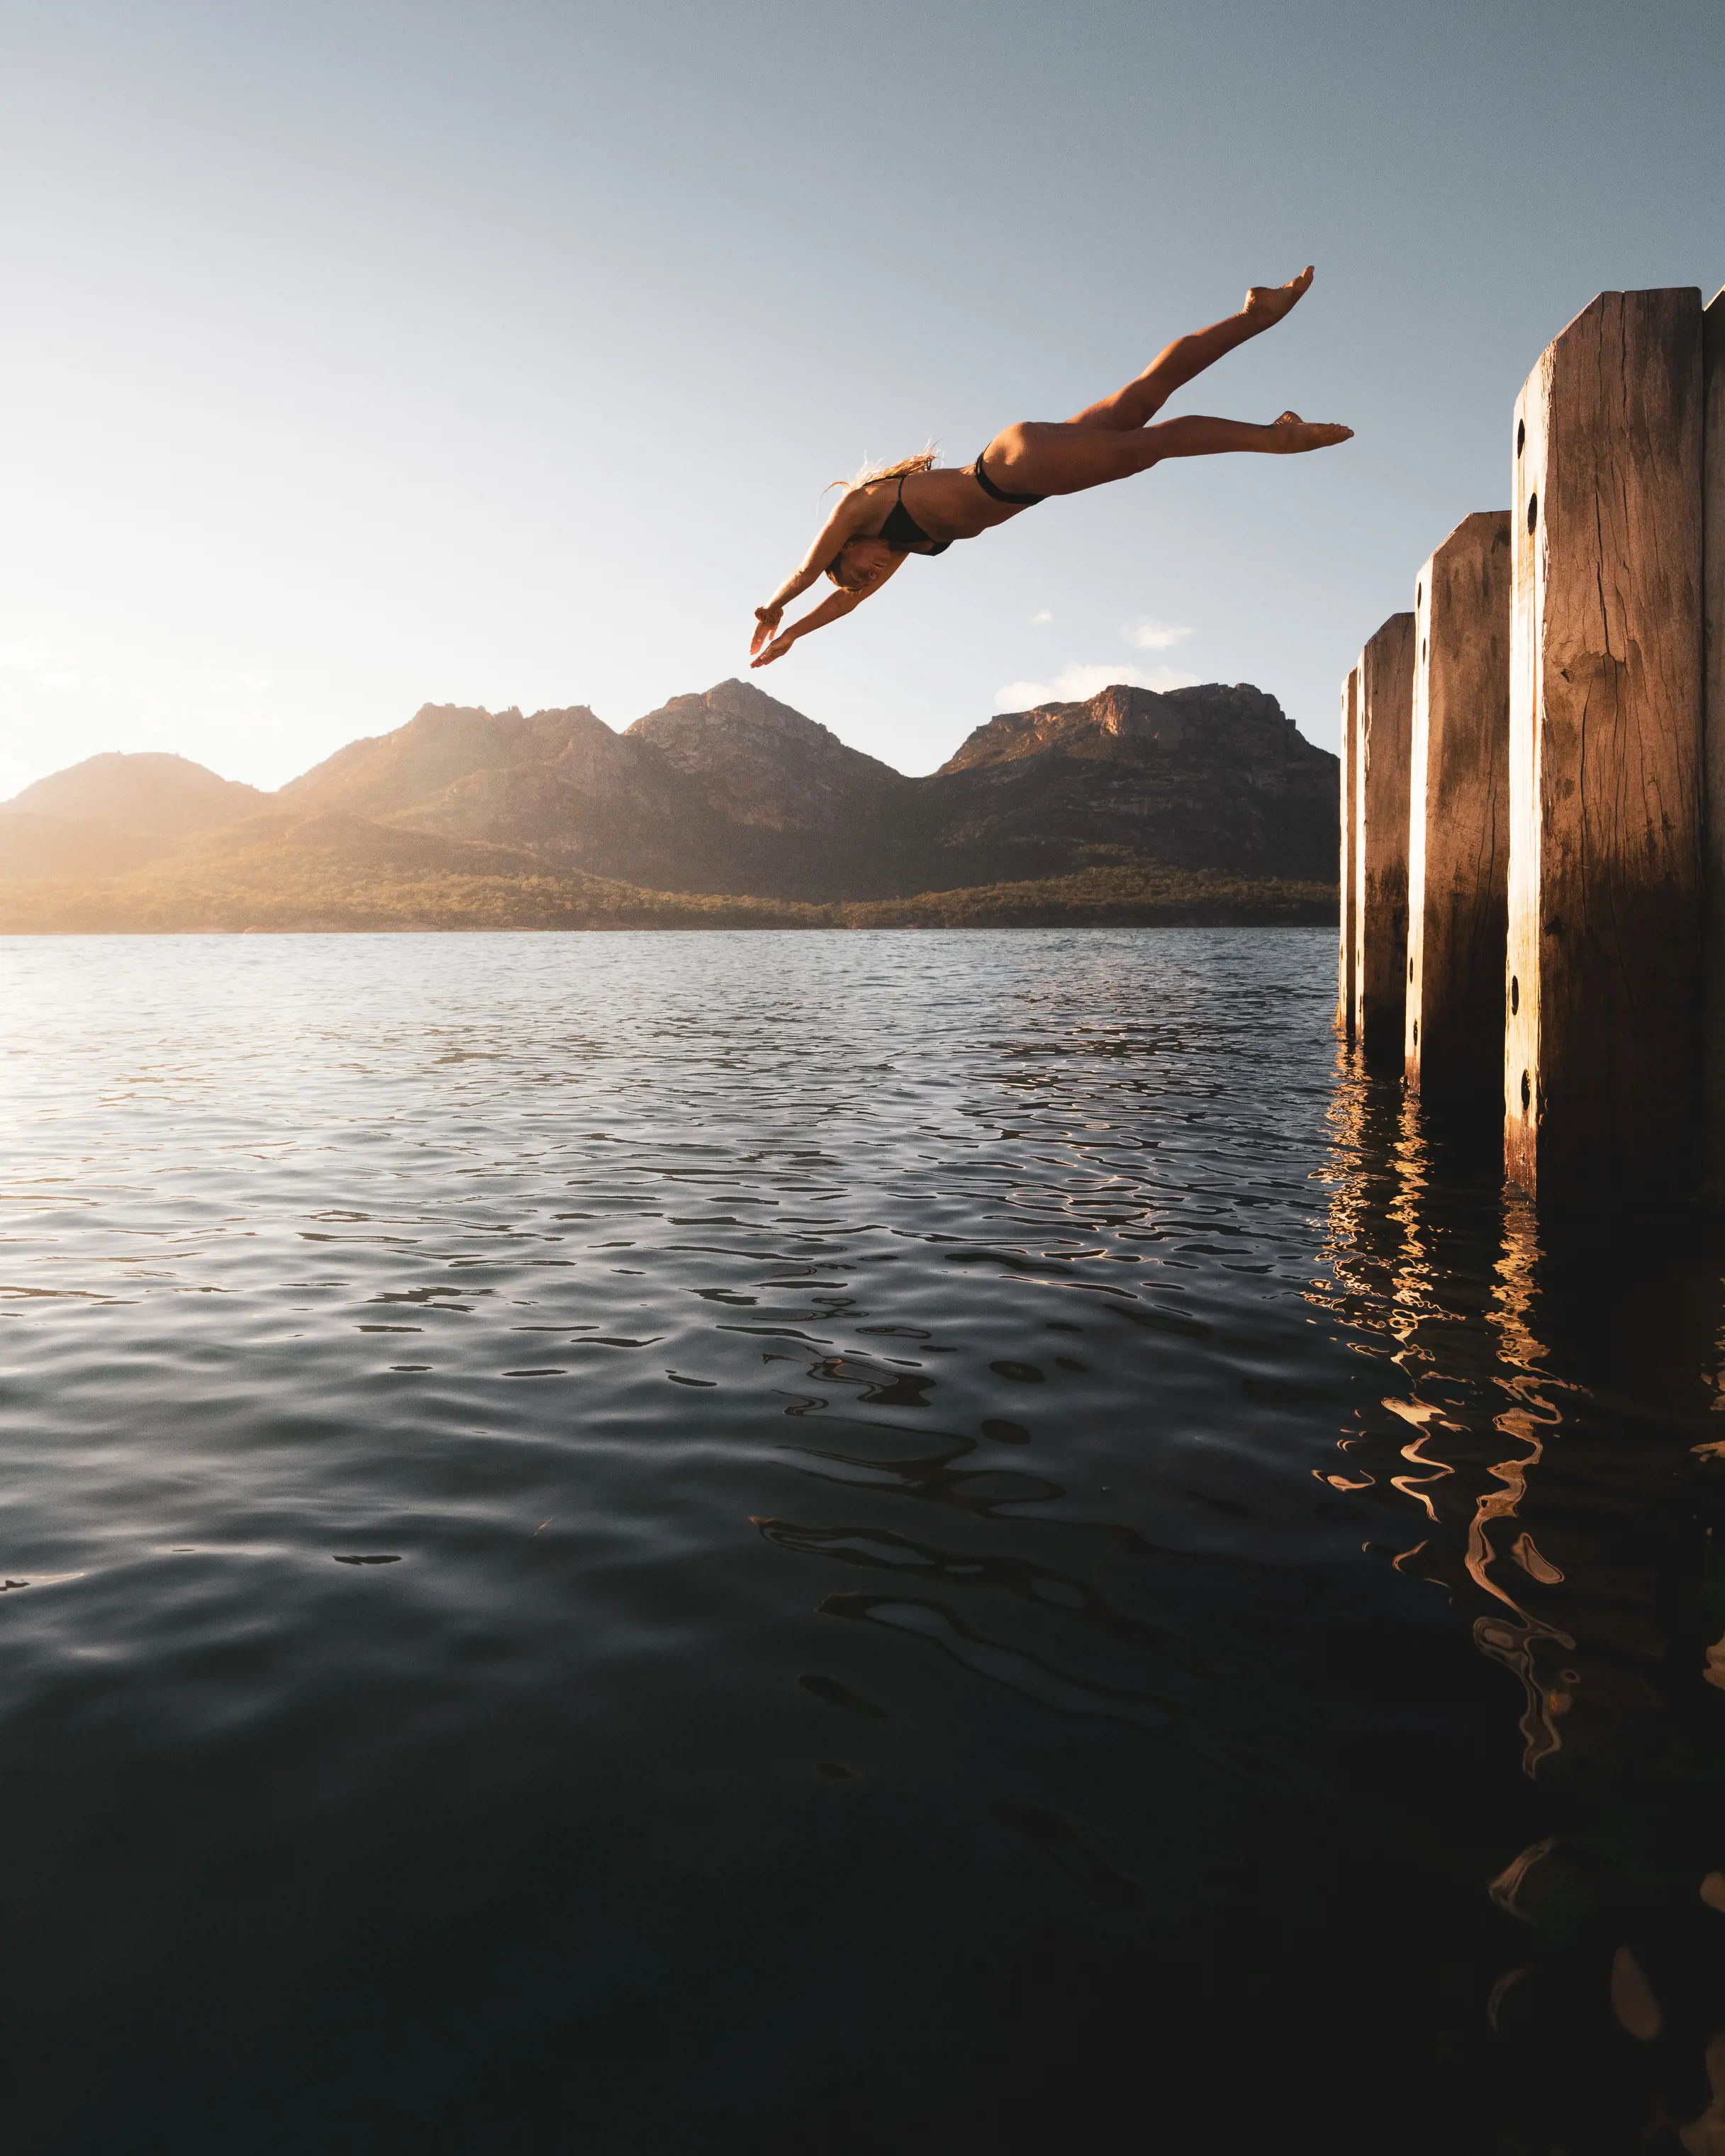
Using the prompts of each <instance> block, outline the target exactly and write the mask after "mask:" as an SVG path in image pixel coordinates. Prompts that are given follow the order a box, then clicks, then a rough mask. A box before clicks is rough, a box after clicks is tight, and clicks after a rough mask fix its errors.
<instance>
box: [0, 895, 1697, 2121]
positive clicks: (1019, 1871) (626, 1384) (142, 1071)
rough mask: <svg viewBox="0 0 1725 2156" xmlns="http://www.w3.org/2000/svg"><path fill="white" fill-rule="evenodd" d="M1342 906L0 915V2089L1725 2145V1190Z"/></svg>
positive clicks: (27, 2117) (97, 2117)
mask: <svg viewBox="0 0 1725 2156" xmlns="http://www.w3.org/2000/svg"><path fill="white" fill-rule="evenodd" d="M1332 994H1333V988H1332V937H1331V936H1330V935H1329V934H1328V933H1327V932H1306V931H1264V932H1254V931H1216V932H1206V931H1173V932H1148V931H1144V932H1139V931H1121V932H1090V933H1084V934H1078V933H1074V934H1067V933H1063V932H1045V933H1044V932H1036V933H1020V934H995V935H986V934H982V935H962V934H927V935H898V936H894V935H856V936H850V937H845V936H817V935H806V936H798V935H784V936H774V935H760V936H740V935H739V936H726V935H712V936H707V937H700V936H686V937H685V936H675V935H663V936H639V937H629V936H615V937H610V936H539V937H528V936H521V937H482V936H474V937H360V936H355V937H270V938H251V939H238V938H235V939H221V938H209V939H203V938H177V939H157V940H143V939H139V940H136V941H131V940H46V939H44V940H40V941H33V942H32V941H13V942H0V998H3V1003H0V1008H3V1010H4V1013H5V1026H4V1038H3V1043H0V1088H3V1091H0V1104H3V1113H4V1118H5V1122H4V1128H5V1134H6V1150H5V1153H4V1157H3V1159H4V1166H3V1180H0V1198H3V1200H4V1209H3V1214H0V1234H3V1236H4V1249H3V1254H0V1414H3V1430H0V1478H3V1490H4V1509H3V1513H0V1565H3V1573H0V1577H3V1579H4V1585H3V1587H0V1913H3V1924H4V1928H3V1932H0V1941H3V1954H0V1969H3V1975H0V1989H3V2011H0V2124H3V2126H4V2129H5V2131H4V2134H3V2137H0V2138H3V2140H4V2144H5V2146H6V2147H7V2148H8V2149H9V2150H13V2151H16V2150H51V2151H55V2152H59V2151H62V2150H64V2151H79V2152H82V2151H90V2152H98V2151H100V2152H110V2151H128V2150H131V2149H139V2150H143V2149H156V2148H175V2149H180V2150H203V2149H206V2148H207V2149H221V2150H245V2151H277V2150H284V2151H285V2150H289V2149H292V2150H303V2149H305V2148H317V2149H319V2150H321V2151H350V2150H351V2151H373V2150H375V2151H379V2152H386V2151H396V2150H402V2151H406V2150H413V2151H424V2150H449V2151H458V2150H459V2151H469V2150H482V2151H489V2150H493V2149H499V2150H502V2149H508V2150H516V2149H519V2150H547V2151H549V2150H562V2149H569V2150H581V2151H592V2152H608V2151H612V2150H617V2151H634V2150H643V2151H658V2150H660V2149H671V2148H677V2149H705V2148H729V2147H732V2146H739V2147H742V2146H747V2147H749V2148H754V2149H757V2150H760V2151H763V2152H779V2151H786V2152H788V2151H798V2152H811V2156H819V2152H824V2151H834V2152H847V2156H848V2152H852V2151H855V2152H859V2156H860V2153H861V2152H865V2151H866V2152H870V2156H873V2152H877V2151H882V2150H894V2151H898V2150H923V2149H928V2150H934V2149H942V2150H960V2151H969V2150H972V2149H976V2150H981V2149H985V2148H986V2149H998V2150H1011V2151H1017V2150H1020V2149H1023V2150H1026V2151H1028V2150H1032V2149H1034V2150H1038V2151H1042V2150H1047V2149H1050V2148H1065V2149H1073V2150H1088V2149H1092V2148H1095V2149H1101V2148H1109V2149H1113V2148H1121V2147H1124V2148H1142V2149H1145V2150H1162V2149H1168V2150H1185V2149H1189V2148H1206V2149H1210V2148H1214V2149H1230V2150H1231V2149H1235V2148H1239V2149H1241V2150H1248V2149H1250V2150H1258V2149H1264V2150H1268V2149H1271V2148H1280V2147H1281V2146H1283V2145H1284V2144H1285V2143H1288V2142H1289V2141H1291V2140H1296V2139H1297V2140H1301V2141H1305V2142H1308V2143H1314V2144H1315V2145H1327V2146H1328V2147H1331V2148H1356V2147H1358V2148H1363V2149H1364V2148H1377V2149H1389V2148H1395V2149H1398V2150H1409V2149H1424V2148H1432V2149H1435V2150H1455V2151H1473V2150H1483V2151H1493V2152H1501V2156H1528V2152H1538V2156H1545V2152H1548V2151H1550V2152H1558V2151H1562V2152H1566V2156H1568V2153H1569V2152H1579V2151H1591V2150H1599V2151H1615V2150H1618V2149H1623V2150H1629V2149H1640V2148H1653V2149H1665V2150H1668V2151H1676V2150H1678V2149H1684V2150H1687V2151H1689V2152H1691V2156H1717V2152H1720V2151H1725V2039H1720V2038H1718V2032H1719V2031H1721V2030H1725V1876H1719V1877H1717V1881H1716V1883H1713V1884H1709V1883H1708V1882H1709V1880H1710V1875H1714V1874H1715V1873H1716V1872H1720V1871H1725V1805H1722V1794H1725V1774H1722V1767H1725V1743H1722V1739H1725V1700H1722V1698H1721V1697H1720V1687H1721V1686H1722V1685H1725V1641H1722V1640H1721V1635H1722V1633H1725V1562H1722V1556H1721V1553H1719V1552H1718V1549H1717V1545H1716V1543H1715V1539H1714V1534H1713V1527H1714V1523H1715V1522H1718V1521H1720V1520H1722V1519H1725V1505H1722V1504H1721V1501H1720V1496H1719V1487H1720V1486H1721V1485H1722V1484H1725V1466H1721V1465H1720V1464H1718V1462H1717V1460H1716V1459H1715V1457H1714V1446H1715V1441H1716V1440H1717V1439H1718V1438H1720V1437H1725V1424H1722V1423H1721V1421H1720V1419H1719V1418H1718V1417H1717V1416H1716V1415H1715V1414H1714V1412H1713V1408H1714V1402H1715V1398H1716V1393H1715V1377H1716V1366H1717V1351H1716V1343H1717V1338H1718V1335H1719V1332H1720V1328H1721V1324H1722V1317H1725V1312H1722V1306H1721V1298H1720V1294H1719V1279H1720V1252H1719V1249H1718V1247H1717V1236H1716V1235H1715V1234H1714V1232H1713V1231H1712V1230H1710V1229H1701V1228H1697V1227H1695V1226H1692V1225H1691V1226H1686V1227H1684V1228H1682V1229H1681V1230H1677V1229H1666V1230H1661V1231H1659V1232H1654V1231H1652V1230H1649V1229H1640V1230H1637V1231H1635V1233H1634V1234H1629V1233H1623V1234H1620V1235H1617V1236H1616V1237H1615V1238H1614V1239H1612V1240H1609V1242H1608V1241H1604V1240H1599V1241H1597V1242H1595V1243H1594V1244H1593V1245H1585V1246H1584V1245H1578V1244H1577V1243H1575V1242H1574V1240H1573V1239H1572V1240H1570V1241H1569V1242H1568V1243H1564V1244H1562V1245H1553V1248H1551V1249H1548V1248H1546V1247H1545V1246H1544V1245H1543V1244H1542V1241H1541V1237H1540V1231H1539V1227H1538V1223H1537V1222H1536V1221H1535V1220H1534V1219H1533V1218H1532V1216H1531V1215H1530V1214H1527V1212H1526V1211H1525V1210H1523V1209H1519V1208H1517V1207H1515V1206H1509V1207H1506V1204H1505V1203H1504V1201H1503V1199H1502V1195H1501V1193H1500V1191H1499V1188H1498V1186H1497V1178H1496V1176H1495V1173H1492V1172H1491V1159H1490V1151H1491V1148H1490V1145H1489V1142H1488V1143H1487V1144H1486V1147H1485V1148H1484V1151H1483V1154H1481V1153H1480V1152H1478V1151H1477V1150H1476V1151H1474V1152H1470V1149H1469V1147H1468V1146H1467V1145H1466V1143H1465V1142H1462V1141H1461V1140H1459V1139H1455V1138H1441V1137H1438V1136H1435V1135H1434V1134H1432V1133H1431V1132H1428V1131H1427V1130H1426V1129H1425V1127H1423V1126H1422V1124H1421V1122H1420V1117H1419V1115H1418V1113H1417V1111H1415V1110H1414V1108H1413V1107H1411V1106H1409V1105H1407V1104H1404V1102H1403V1101H1401V1100H1400V1098H1399V1091H1398V1089H1396V1088H1394V1087H1393V1086H1389V1085H1386V1084H1385V1083H1384V1081H1377V1080H1367V1079H1366V1078H1364V1077H1363V1076H1362V1075H1360V1074H1359V1072H1358V1070H1356V1069H1355V1068H1353V1066H1352V1065H1350V1064H1349V1062H1348V1060H1347V1059H1346V1058H1345V1057H1344V1056H1342V1055H1338V1052H1337V1049H1336V1047H1335V1045H1334V1043H1333V1041H1332V1038H1331V1036H1330V1034H1329V1031H1328V1027H1327V1020H1328V1016H1329V1009H1330V1004H1331V1002H1332ZM1722 1540H1725V1537H1722ZM1710 2039H1717V2040H1715V2041H1714V2043H1713V2047H1712V2054H1711V2057H1712V2066H1713V2072H1714V2080H1713V2082H1710V2080H1709V2074H1708V2064H1709V2057H1710V2054H1709V2040H1710ZM1716 2090H1717V2095H1716Z"/></svg>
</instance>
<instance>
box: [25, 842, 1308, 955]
mask: <svg viewBox="0 0 1725 2156" xmlns="http://www.w3.org/2000/svg"><path fill="white" fill-rule="evenodd" d="M248 868H250V869H253V870H254V871H255V873H254V874H247V873H245V871H246V870H247V869H248ZM290 869H291V870H293V871H294V873H292V874H289V873H287V871H288V870H290ZM295 886H297V888H296V887H295ZM1336 924H1337V892H1336V888H1335V886H1334V885H1327V884H1317V883H1300V882H1294V881H1291V880H1280V879H1272V878H1257V879H1254V878H1244V877H1230V876H1224V875H1216V874H1214V873H1212V872H1208V871H1203V870H1198V871H1190V870H1173V869H1165V868H1162V867H1160V866H1158V865H1155V864H1153V863H1149V862H1143V861H1139V862H1133V863H1132V864H1130V865H1124V864H1117V863H1116V864H1110V865H1107V866H1106V867H1096V868H1088V869H1083V870H1078V871H1076V872H1075V873H1074V874H1072V875H1065V876H1053V877H1047V878H1041V879H1037V880H1026V881H1024V882H1022V883H1008V884H987V885H971V886H968V887H965V888H962V889H959V890H956V891H923V892H920V893H918V894H917V895H916V896H914V897H910V898H884V899H863V900H854V901H845V900H840V901H829V902H826V903H814V902H812V901H798V900H794V899H773V898H756V897H751V896H735V895H727V894H721V893H694V892H684V891H646V890H643V889H640V888H639V887H636V886H633V885H627V884H620V883H616V882H613V881H610V880H607V879H604V878H600V877H592V876H581V875H571V876H566V877H558V876H554V875H536V876H471V875H469V876H462V875H430V876H425V875H412V874H406V875H403V874H399V873H398V874H393V875H392V874H391V873H390V872H389V871H388V869H387V868H380V867H379V866H378V865H374V864H367V865H365V866H363V867H356V865H354V864H353V863H352V861H351V860H345V861H344V860H340V859H339V858H336V857H334V855H333V854H332V853H325V852H322V851H321V850H313V851H312V852H311V853H310V854H300V855H298V856H297V857H296V858H295V859H293V860H290V861H285V860H284V859H283V857H282V856H281V855H280V854H275V855H272V856H271V857H269V858H266V859H262V860H253V861H251V862H246V861H244V860H241V861H237V862H236V861H234V860H227V861H224V862H223V863H222V864H220V865H219V867H217V866H216V865H213V864H212V865H211V869H210V870H208V871H206V873H205V874H204V875H202V876H199V877H198V878H197V879H196V880H195V881H193V883H192V885H191V887H190V888H188V887H187V882H186V880H182V879H181V878H177V877H174V878H170V877H162V879H161V880H159V881H158V880H157V878H156V877H155V876H152V875H151V871H150V870H142V871H140V872H137V873H135V874H133V875H129V876H123V877H116V878H114V879H112V880H109V881H105V882H103V883H97V884H85V885H75V884H66V883H59V882H39V883H28V884H24V883H17V884H13V885H9V886H8V885H5V884H0V935H6V936H218V935H288V936H292V935H300V936H305V935H313V936H329V935H377V934H384V933H401V934H409V935H414V934H419V935H424V934H441V935H462V934H473V933H477V934H485V933H501V932H508V933H511V934H521V935H526V934H535V933H563V934H567V933H572V932H588V931H591V932H600V933H614V932H620V931H629V932H652V931H656V930H683V931H686V930H701V931H702V932H720V931H724V930H731V931H737V930H773V931H776V932H781V931H786V930H797V931H799V932H804V933H819V932H826V933H843V934H851V933H854V932H857V931H859V930H865V929H898V930H904V931H907V932H916V931H927V930H931V929H953V928H994V929H1009V928H1229V927H1240V928H1273V927H1301V928H1306V927H1329V928H1333V927H1335V926H1336Z"/></svg>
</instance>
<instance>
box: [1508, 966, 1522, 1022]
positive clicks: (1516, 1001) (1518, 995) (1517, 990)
mask: <svg viewBox="0 0 1725 2156" xmlns="http://www.w3.org/2000/svg"><path fill="white" fill-rule="evenodd" d="M1521 1007H1522V984H1521V983H1520V982H1519V981H1518V980H1517V978H1516V977H1515V975H1514V974H1513V973H1512V974H1511V975H1510V977H1509V1014H1510V1016H1511V1017H1512V1018H1513V1017H1514V1016H1515V1014H1516V1013H1517V1011H1518V1010H1519V1009H1521Z"/></svg>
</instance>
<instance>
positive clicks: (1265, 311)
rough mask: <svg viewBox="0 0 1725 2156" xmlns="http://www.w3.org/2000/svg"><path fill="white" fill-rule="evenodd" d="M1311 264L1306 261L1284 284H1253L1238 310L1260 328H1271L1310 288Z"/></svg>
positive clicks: (1294, 306)
mask: <svg viewBox="0 0 1725 2156" xmlns="http://www.w3.org/2000/svg"><path fill="white" fill-rule="evenodd" d="M1311 285H1312V264H1310V263H1307V265H1306V267H1305V268H1304V269H1302V270H1301V272H1300V274H1299V275H1298V276H1297V277H1290V278H1289V280H1288V281H1287V283H1286V285H1253V287H1252V289H1251V290H1250V292H1248V293H1247V294H1246V295H1245V306H1244V307H1243V308H1242V309H1241V310H1240V312H1241V313H1242V314H1245V315H1248V316H1250V318H1251V320H1252V321H1253V323H1254V324H1255V326H1257V327H1258V328H1260V329H1266V330H1267V329H1273V328H1274V327H1275V326H1276V323H1277V322H1279V321H1281V318H1282V316H1284V315H1286V314H1289V313H1291V311H1293V309H1294V308H1296V306H1298V305H1299V304H1300V302H1301V300H1303V299H1304V298H1305V296H1306V295H1307V291H1308V290H1310V289H1311Z"/></svg>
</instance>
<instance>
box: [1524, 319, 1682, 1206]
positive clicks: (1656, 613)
mask: <svg viewBox="0 0 1725 2156" xmlns="http://www.w3.org/2000/svg"><path fill="white" fill-rule="evenodd" d="M1514 429H1515V438H1514V468H1515V473H1516V482H1517V484H1516V495H1515V500H1516V505H1517V506H1516V510H1515V512H1514V524H1513V547H1512V552H1513V589H1512V612H1511V629H1510V659H1511V665H1510V866H1509V933H1508V967H1507V972H1508V995H1507V1004H1508V1009H1507V1015H1506V1023H1505V1030H1504V1044H1505V1053H1504V1161H1505V1166H1506V1168H1507V1173H1508V1174H1509V1177H1510V1178H1511V1180H1512V1182H1515V1183H1519V1184H1521V1185H1522V1188H1525V1189H1527V1190H1529V1191H1536V1192H1537V1193H1538V1197H1539V1199H1540V1203H1541V1209H1542V1211H1543V1210H1545V1209H1547V1208H1548V1207H1551V1208H1563V1209H1579V1208H1583V1207H1595V1206H1599V1205H1610V1204H1622V1203H1625V1202H1632V1201H1635V1200H1643V1199H1669V1198H1672V1197H1676V1196H1680V1195H1681V1194H1683V1193H1685V1192H1686V1191H1692V1190H1693V1189H1694V1188H1695V1187H1696V1186H1697V1183H1699V1181H1700V1167H1701V1164H1700V1162H1699V1160H1698V1158H1697V1139H1698V1135H1699V1133H1698V1131H1697V1108H1698V1095H1699V1076H1700V1068H1699V1066H1700V1055H1699V1033H1700V1026H1699V1002H1700V989H1701V977H1700V965H1699V944H1700V909H1701V869H1702V726H1701V707H1702V601H1701V584H1702V516H1701V456H1702V321H1701V295H1700V293H1699V292H1698V291H1697V290H1693V289H1692V288H1689V289H1683V290H1665V291H1651V292H1603V293H1601V294H1600V295H1599V297H1598V298H1597V299H1595V300H1594V301H1593V302H1592V304H1591V305H1589V306H1588V307H1585V308H1584V310H1583V311H1582V312H1581V313H1580V314H1579V315H1578V316H1576V318H1575V320H1574V321H1573V322H1571V323H1570V325H1569V326H1568V328H1567V329H1566V330H1565V331H1563V334H1562V335H1561V336H1558V338H1557V339H1556V340H1555V341H1553V343H1552V344H1550V345H1548V346H1547V348H1546V350H1545V352H1543V355H1542V356H1541V357H1540V360H1539V363H1538V366H1537V367H1535V368H1534V370H1533V372H1532V374H1531V375H1530V376H1529V377H1527V383H1526V386H1525V387H1524V388H1523V389H1522V394H1521V396H1520V398H1518V399H1517V404H1516V411H1515V420H1514Z"/></svg>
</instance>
